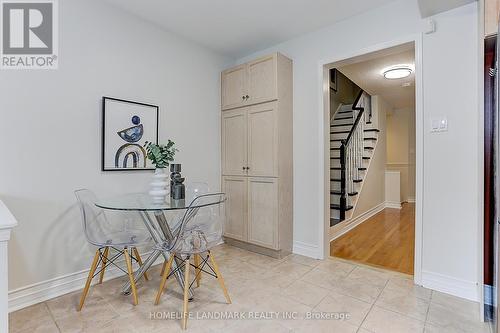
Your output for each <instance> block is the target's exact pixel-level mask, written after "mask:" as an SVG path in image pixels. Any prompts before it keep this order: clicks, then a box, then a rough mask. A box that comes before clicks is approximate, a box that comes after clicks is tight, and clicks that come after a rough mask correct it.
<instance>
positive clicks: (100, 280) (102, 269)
mask: <svg viewBox="0 0 500 333" xmlns="http://www.w3.org/2000/svg"><path fill="white" fill-rule="evenodd" d="M108 253H109V247H108V246H106V248H105V249H104V253H103V254H102V263H101V274H100V275H99V284H101V283H102V280H103V279H104V271H105V270H106V262H107V261H108Z"/></svg>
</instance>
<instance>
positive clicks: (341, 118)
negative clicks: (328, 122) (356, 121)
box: [333, 117, 352, 121]
mask: <svg viewBox="0 0 500 333" xmlns="http://www.w3.org/2000/svg"><path fill="white" fill-rule="evenodd" d="M345 119H351V120H352V117H339V118H337V117H335V118H333V120H334V121H335V120H345Z"/></svg>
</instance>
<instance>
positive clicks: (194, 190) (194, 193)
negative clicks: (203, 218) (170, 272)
mask: <svg viewBox="0 0 500 333" xmlns="http://www.w3.org/2000/svg"><path fill="white" fill-rule="evenodd" d="M209 192H210V188H209V186H208V184H207V183H204V182H190V183H187V184H186V199H185V200H186V202H192V201H193V199H195V198H196V197H198V196H200V195H202V194H207V193H209ZM180 217H182V215H180V216H177V217H173V220H177V223H178V224H179V223H180V221H181V218H180ZM176 227H178V225H175V226H174V229H175V228H176ZM193 259H194V261H195V264H196V262H198V260H199V256H198V255H195V256H194V257H193ZM167 262H168V260H165V261H164V262H163V267H162V268H161V271H160V276H163V272H165V268H166V267H167ZM200 279H201V276H200ZM197 284H198V285H199V281H197Z"/></svg>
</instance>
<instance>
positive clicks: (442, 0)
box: [418, 0, 476, 17]
mask: <svg viewBox="0 0 500 333" xmlns="http://www.w3.org/2000/svg"><path fill="white" fill-rule="evenodd" d="M475 1H476V0H418V6H419V8H420V14H421V15H422V17H429V16H432V15H436V14H438V13H441V12H444V11H447V10H450V9H453V8H456V7H460V6H464V5H466V4H468V3H471V2H475Z"/></svg>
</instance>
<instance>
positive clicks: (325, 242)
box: [318, 33, 424, 285]
mask: <svg viewBox="0 0 500 333" xmlns="http://www.w3.org/2000/svg"><path fill="white" fill-rule="evenodd" d="M422 39H423V38H422V34H421V33H419V34H413V35H409V36H407V37H405V38H400V39H396V40H392V41H388V42H384V43H381V44H376V45H373V46H370V47H367V48H363V49H360V50H358V51H355V52H353V53H348V54H341V55H340V56H339V55H336V54H332V55H331V56H330V57H328V58H325V59H324V60H321V61H320V62H319V64H318V82H319V85H318V86H319V87H321V89H318V90H319V91H318V100H319V105H320V110H319V112H318V115H319V117H318V121H319V130H320V135H319V138H320V140H319V147H320V151H319V158H320V161H319V163H318V164H319V168H320V169H319V170H318V171H319V172H318V175H319V176H318V177H319V179H318V182H319V184H320V186H319V187H320V193H319V198H320V200H319V206H318V209H319V212H320V214H319V216H323V223H321V224H320V226H319V230H318V232H319V238H318V239H319V240H320V242H319V246H320V248H319V251H318V252H319V253H318V256H319V257H320V258H328V256H329V255H330V254H329V252H330V238H329V235H328V234H329V228H330V209H329V207H330V196H329V195H328V193H329V186H326V185H327V184H329V181H328V180H329V178H330V173H329V168H330V159H329V156H330V155H329V152H330V149H329V148H330V141H329V137H330V136H329V135H327V134H328V133H329V128H330V119H329V114H330V99H329V95H328V94H329V91H330V89H329V75H328V70H326V68H325V66H326V65H329V64H332V63H335V62H339V61H344V60H347V59H350V58H354V57H358V56H362V55H365V54H368V53H372V52H376V51H381V50H384V49H387V48H391V47H394V46H398V45H401V44H406V43H412V42H413V43H414V45H415V102H416V105H415V118H416V119H415V132H416V141H415V144H416V168H415V173H416V174H415V182H416V184H415V192H416V193H415V199H416V202H415V268H414V281H415V283H416V284H418V285H421V284H422V245H423V240H422V228H423V194H424V182H423V179H424V154H423V152H424V112H423V111H424V110H423V102H424V101H423V89H422Z"/></svg>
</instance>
